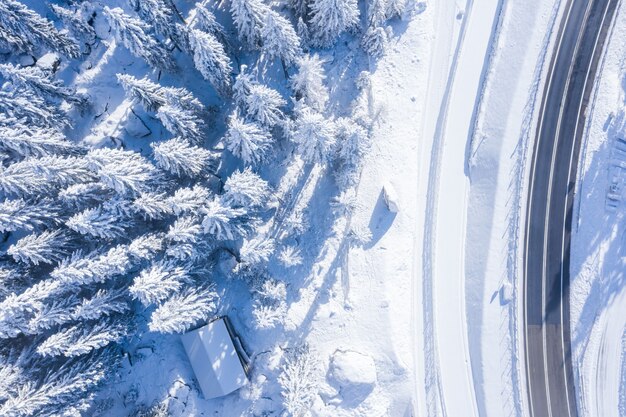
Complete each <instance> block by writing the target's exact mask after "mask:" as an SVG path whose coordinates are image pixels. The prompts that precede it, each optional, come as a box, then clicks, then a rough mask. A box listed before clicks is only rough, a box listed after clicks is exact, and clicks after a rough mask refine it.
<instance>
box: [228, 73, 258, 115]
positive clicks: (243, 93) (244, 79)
mask: <svg viewBox="0 0 626 417" xmlns="http://www.w3.org/2000/svg"><path fill="white" fill-rule="evenodd" d="M247 69H248V67H247V66H246V65H242V66H241V67H240V68H239V74H237V76H236V77H235V82H234V84H233V101H234V102H235V104H236V105H237V106H239V107H241V108H245V107H246V97H248V95H249V94H250V87H251V86H252V85H253V84H256V83H255V82H254V81H253V80H252V75H251V74H249V73H248V72H247Z"/></svg>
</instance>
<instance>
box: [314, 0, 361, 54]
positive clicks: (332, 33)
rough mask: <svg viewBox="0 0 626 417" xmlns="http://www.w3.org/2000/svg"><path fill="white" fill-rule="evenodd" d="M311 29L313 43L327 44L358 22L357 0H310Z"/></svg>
mask: <svg viewBox="0 0 626 417" xmlns="http://www.w3.org/2000/svg"><path fill="white" fill-rule="evenodd" d="M310 8H311V20H310V24H311V29H312V32H313V33H312V35H313V36H314V41H315V44H317V45H319V46H329V45H331V44H332V43H334V42H335V40H336V39H337V37H338V36H339V35H340V34H341V33H342V32H345V31H346V30H349V29H352V28H353V27H355V26H356V25H357V24H358V23H359V6H358V4H357V0H311V4H310Z"/></svg>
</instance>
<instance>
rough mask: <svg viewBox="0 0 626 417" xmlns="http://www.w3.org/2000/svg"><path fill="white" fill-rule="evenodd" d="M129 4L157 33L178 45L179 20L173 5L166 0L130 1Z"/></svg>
mask: <svg viewBox="0 0 626 417" xmlns="http://www.w3.org/2000/svg"><path fill="white" fill-rule="evenodd" d="M128 3H129V4H130V6H131V7H132V8H133V9H134V10H135V12H137V14H139V16H141V17H142V18H143V19H144V20H146V21H148V22H150V23H151V24H152V26H153V27H154V30H155V31H156V32H157V33H159V34H161V35H163V36H165V37H166V38H170V39H172V40H173V41H174V42H175V43H176V44H178V42H177V40H178V32H177V31H176V23H177V21H179V18H178V17H177V16H176V11H175V10H174V8H173V6H172V4H171V3H169V2H166V1H164V0H129V1H128ZM179 46H180V45H179Z"/></svg>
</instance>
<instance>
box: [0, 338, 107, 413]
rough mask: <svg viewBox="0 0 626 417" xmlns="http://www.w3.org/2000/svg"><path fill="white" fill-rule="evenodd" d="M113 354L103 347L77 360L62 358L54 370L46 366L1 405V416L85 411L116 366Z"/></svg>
mask: <svg viewBox="0 0 626 417" xmlns="http://www.w3.org/2000/svg"><path fill="white" fill-rule="evenodd" d="M29 356H30V357H32V356H33V355H32V354H31V355H29ZM116 356H117V355H113V354H112V352H111V351H106V350H105V351H104V352H102V353H99V354H92V355H88V356H86V357H84V358H82V359H81V360H80V361H75V360H73V361H65V362H63V363H61V364H60V365H59V366H58V368H57V369H56V370H54V371H50V370H49V369H48V372H47V375H46V376H45V377H44V378H42V380H41V381H39V380H32V381H29V382H27V383H26V384H24V385H21V386H19V387H17V389H16V390H15V393H11V394H10V395H9V396H8V399H7V401H5V402H4V403H3V404H2V405H0V415H3V416H34V415H37V416H70V415H80V414H81V413H84V412H86V411H87V409H88V408H89V405H90V403H91V399H92V394H93V393H94V391H95V389H96V388H97V387H98V386H99V385H100V384H101V383H102V381H103V380H104V379H105V377H106V375H107V374H108V373H110V372H111V371H112V370H114V369H115V368H116V367H117V364H118V361H117V359H116ZM72 410H73V411H72ZM72 412H73V414H69V413H72Z"/></svg>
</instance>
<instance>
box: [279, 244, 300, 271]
mask: <svg viewBox="0 0 626 417" xmlns="http://www.w3.org/2000/svg"><path fill="white" fill-rule="evenodd" d="M278 260H279V261H280V263H281V264H283V265H284V266H286V267H287V268H291V267H294V266H298V265H301V264H302V255H301V254H300V251H299V250H298V248H296V247H294V246H285V247H284V248H282V249H281V251H280V253H279V254H278Z"/></svg>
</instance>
